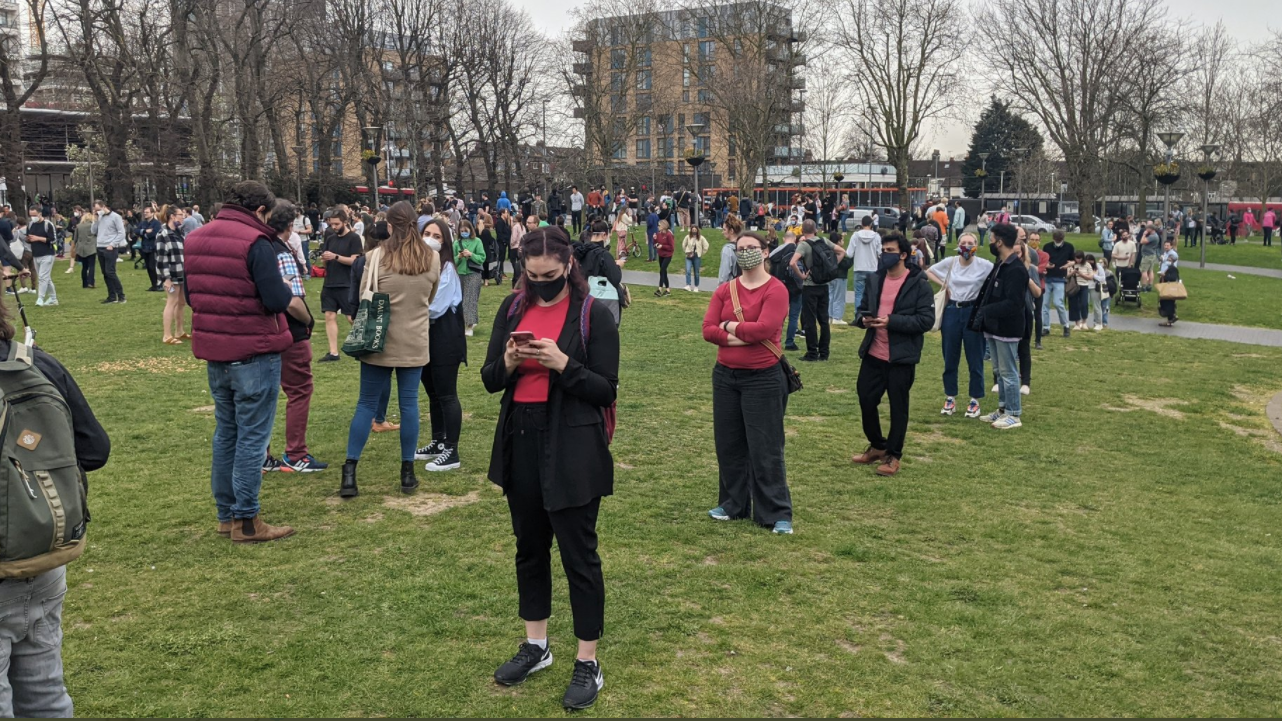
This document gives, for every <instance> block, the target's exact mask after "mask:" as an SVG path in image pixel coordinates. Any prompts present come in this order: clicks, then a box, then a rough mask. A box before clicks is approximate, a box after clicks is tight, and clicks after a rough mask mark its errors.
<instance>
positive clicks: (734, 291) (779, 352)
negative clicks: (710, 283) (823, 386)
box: [730, 278, 804, 395]
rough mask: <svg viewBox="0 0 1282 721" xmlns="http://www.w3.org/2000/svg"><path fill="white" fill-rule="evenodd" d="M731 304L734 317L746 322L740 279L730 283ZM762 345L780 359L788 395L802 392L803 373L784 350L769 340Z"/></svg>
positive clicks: (762, 342)
mask: <svg viewBox="0 0 1282 721" xmlns="http://www.w3.org/2000/svg"><path fill="white" fill-rule="evenodd" d="M730 303H731V304H732V305H734V317H735V318H736V319H738V321H739V322H740V323H742V322H744V320H743V306H741V305H739V279H738V278H736V279H734V280H733V281H731V282H730ZM761 345H763V346H765V347H766V349H767V350H769V351H770V352H771V353H774V354H775V357H776V358H778V359H779V368H780V369H782V370H783V378H784V381H785V382H787V384H788V394H789V395H791V394H793V393H796V392H797V391H799V390H801V389H802V388H803V387H804V386H802V384H801V373H799V372H797V369H796V368H793V367H792V364H791V363H789V362H788V359H787V358H784V357H783V349H781V348H780V347H779V346H778V345H776V344H775V342H774V341H769V340H763V341H761Z"/></svg>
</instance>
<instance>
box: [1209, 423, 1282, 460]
mask: <svg viewBox="0 0 1282 721" xmlns="http://www.w3.org/2000/svg"><path fill="white" fill-rule="evenodd" d="M1216 422H1217V423H1219V424H1220V428H1223V429H1224V430H1226V431H1233V433H1234V435H1236V436H1238V437H1240V438H1251V439H1253V440H1254V441H1255V442H1256V443H1259V444H1260V445H1262V446H1264V447H1265V448H1267V449H1269V450H1270V451H1273V452H1274V453H1282V438H1279V437H1278V434H1277V433H1274V432H1273V431H1269V430H1265V429H1263V428H1243V427H1242V426H1235V425H1233V424H1232V423H1226V422H1224V421H1216Z"/></svg>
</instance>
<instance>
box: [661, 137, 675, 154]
mask: <svg viewBox="0 0 1282 721" xmlns="http://www.w3.org/2000/svg"><path fill="white" fill-rule="evenodd" d="M672 152H673V145H672V138H670V137H668V138H659V157H660V158H671V157H672Z"/></svg>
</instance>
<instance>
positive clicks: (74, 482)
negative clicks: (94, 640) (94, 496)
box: [0, 340, 89, 578]
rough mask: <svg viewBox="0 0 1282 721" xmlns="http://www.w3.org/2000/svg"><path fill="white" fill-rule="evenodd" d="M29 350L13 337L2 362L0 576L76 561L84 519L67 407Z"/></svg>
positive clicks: (31, 573) (82, 492) (85, 513)
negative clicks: (37, 365)
mask: <svg viewBox="0 0 1282 721" xmlns="http://www.w3.org/2000/svg"><path fill="white" fill-rule="evenodd" d="M31 354H32V349H31V347H30V346H27V345H23V344H21V343H18V342H17V341H16V340H15V341H12V342H10V344H9V357H8V359H7V360H4V361H0V448H2V449H3V453H4V458H3V459H0V578H30V577H32V576H35V575H38V574H41V573H44V572H45V571H51V570H53V569H55V568H58V567H59V566H63V565H66V564H67V563H69V562H70V561H73V560H75V559H76V558H78V557H79V556H80V554H81V553H83V552H84V550H85V526H86V525H87V524H88V523H89V508H88V505H87V504H86V495H87V493H88V486H87V484H86V481H85V477H84V474H83V473H82V472H81V470H80V464H79V463H78V462H77V460H76V447H75V432H74V431H73V430H72V426H71V410H70V409H69V408H68V407H67V402H66V400H64V399H63V397H62V394H61V393H60V392H59V391H58V388H57V387H56V386H54V384H53V383H51V382H50V381H49V379H48V378H46V377H45V375H44V374H43V373H41V372H40V371H39V370H38V369H37V368H36V367H35V365H33V364H32V356H31Z"/></svg>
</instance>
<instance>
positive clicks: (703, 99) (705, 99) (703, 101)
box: [695, 88, 712, 105]
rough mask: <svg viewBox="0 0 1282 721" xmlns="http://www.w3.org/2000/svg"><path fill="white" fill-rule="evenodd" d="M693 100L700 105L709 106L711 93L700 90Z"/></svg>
mask: <svg viewBox="0 0 1282 721" xmlns="http://www.w3.org/2000/svg"><path fill="white" fill-rule="evenodd" d="M695 100H696V101H697V102H698V103H699V104H700V105H710V104H711V103H712V91H710V90H705V89H703V88H700V89H699V95H698V97H697V98H695Z"/></svg>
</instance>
